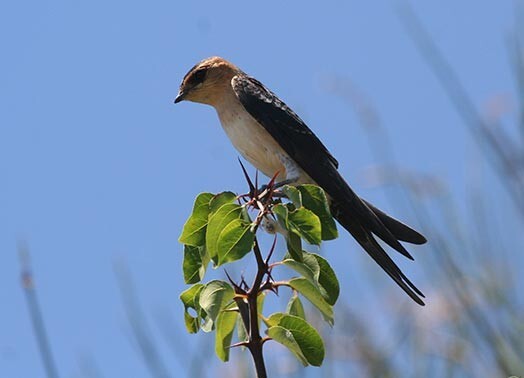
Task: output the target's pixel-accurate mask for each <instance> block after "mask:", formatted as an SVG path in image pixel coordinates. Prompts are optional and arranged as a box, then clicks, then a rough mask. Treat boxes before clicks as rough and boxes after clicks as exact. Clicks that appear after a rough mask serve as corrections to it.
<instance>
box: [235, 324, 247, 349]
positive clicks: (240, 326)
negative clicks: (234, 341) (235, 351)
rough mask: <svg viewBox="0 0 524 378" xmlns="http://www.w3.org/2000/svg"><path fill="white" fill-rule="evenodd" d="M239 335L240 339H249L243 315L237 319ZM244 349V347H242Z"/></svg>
mask: <svg viewBox="0 0 524 378" xmlns="http://www.w3.org/2000/svg"><path fill="white" fill-rule="evenodd" d="M237 335H238V341H248V336H247V330H246V326H245V325H244V322H243V321H242V317H241V316H239V317H238V319H237ZM242 349H244V347H242Z"/></svg>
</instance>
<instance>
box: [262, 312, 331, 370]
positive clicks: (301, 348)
mask: <svg viewBox="0 0 524 378" xmlns="http://www.w3.org/2000/svg"><path fill="white" fill-rule="evenodd" d="M266 333H267V335H268V336H269V337H271V338H272V339H273V340H275V341H277V342H278V343H280V344H282V345H284V346H285V347H287V348H288V349H289V350H290V351H291V352H292V353H293V354H294V355H295V357H297V359H298V360H299V361H300V362H301V363H302V364H303V365H304V366H307V365H308V364H309V365H313V366H320V365H321V364H322V361H323V360H324V354H325V351H324V343H323V342H322V338H321V337H320V335H319V334H318V332H317V331H316V330H315V329H314V328H313V327H312V326H311V325H310V324H309V323H307V322H306V321H305V320H304V319H302V318H299V317H298V316H293V315H285V314H282V315H281V316H280V317H279V321H278V324H277V325H274V326H272V327H270V328H268V330H267V331H266Z"/></svg>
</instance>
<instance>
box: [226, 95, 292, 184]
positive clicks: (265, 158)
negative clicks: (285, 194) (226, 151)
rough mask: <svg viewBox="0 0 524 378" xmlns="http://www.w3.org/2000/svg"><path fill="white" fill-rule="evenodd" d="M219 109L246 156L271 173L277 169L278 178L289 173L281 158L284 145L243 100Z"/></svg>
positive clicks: (230, 136)
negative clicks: (247, 110) (274, 137)
mask: <svg viewBox="0 0 524 378" xmlns="http://www.w3.org/2000/svg"><path fill="white" fill-rule="evenodd" d="M217 113H218V117H219V118H220V122H221V124H222V127H223V128H224V131H225V132H226V134H227V136H228V137H229V139H230V140H231V142H232V143H233V145H234V146H235V148H236V149H237V150H238V151H239V152H240V154H241V155H242V156H243V157H244V158H245V159H246V160H248V161H249V162H250V163H251V164H252V165H253V166H254V167H255V168H257V169H258V170H259V171H261V172H262V173H263V174H264V175H266V176H268V177H272V176H273V175H274V174H275V173H276V172H279V176H278V179H279V180H283V179H284V178H285V177H286V169H285V167H284V165H283V164H282V161H281V159H280V156H282V154H283V153H284V152H283V150H282V148H281V147H280V146H279V145H278V143H277V142H276V141H275V140H274V139H273V138H272V137H271V135H270V134H269V133H268V132H267V131H266V130H265V129H264V128H263V127H262V126H261V125H260V124H259V123H258V122H257V121H256V120H255V119H254V118H253V117H251V116H250V115H249V113H247V112H246V111H245V110H244V108H243V107H242V105H241V104H240V103H238V105H237V106H228V107H220V108H217Z"/></svg>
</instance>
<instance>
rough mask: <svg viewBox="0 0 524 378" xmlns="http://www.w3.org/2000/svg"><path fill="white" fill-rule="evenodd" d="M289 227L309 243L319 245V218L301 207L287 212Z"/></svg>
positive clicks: (320, 233)
mask: <svg viewBox="0 0 524 378" xmlns="http://www.w3.org/2000/svg"><path fill="white" fill-rule="evenodd" d="M288 224H289V227H290V229H292V230H294V231H296V232H297V233H298V234H299V235H300V236H301V237H302V238H303V239H304V240H305V241H307V242H308V243H309V244H315V245H319V244H320V242H321V240H322V237H321V236H322V232H321V226H320V219H319V218H318V217H317V216H316V215H315V213H313V212H312V211H311V210H308V209H305V208H303V207H301V208H299V209H296V210H295V211H292V212H289V213H288Z"/></svg>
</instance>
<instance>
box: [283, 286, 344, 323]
mask: <svg viewBox="0 0 524 378" xmlns="http://www.w3.org/2000/svg"><path fill="white" fill-rule="evenodd" d="M289 286H291V287H292V288H293V289H295V290H296V291H298V292H299V293H300V294H302V295H303V296H304V297H306V299H307V300H308V301H310V302H311V303H312V304H313V305H314V306H315V307H316V308H317V309H318V310H319V311H320V312H321V313H322V316H323V317H324V320H325V321H327V322H328V323H329V325H331V326H332V325H333V324H334V318H333V307H332V306H331V305H330V304H329V303H327V302H326V300H325V299H324V297H323V296H322V293H321V292H320V289H319V288H318V286H316V285H315V284H313V283H311V282H310V281H309V280H308V279H307V278H303V277H298V278H293V279H291V280H290V281H289Z"/></svg>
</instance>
